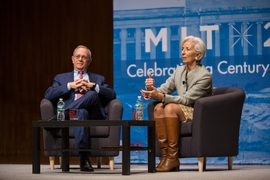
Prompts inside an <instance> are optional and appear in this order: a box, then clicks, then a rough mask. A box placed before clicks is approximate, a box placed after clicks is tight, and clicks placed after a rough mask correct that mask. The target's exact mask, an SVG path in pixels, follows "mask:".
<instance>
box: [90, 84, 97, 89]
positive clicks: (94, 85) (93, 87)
mask: <svg viewBox="0 0 270 180" xmlns="http://www.w3.org/2000/svg"><path fill="white" fill-rule="evenodd" d="M92 84H93V86H92V87H91V90H95V88H96V85H97V84H96V83H94V82H92Z"/></svg>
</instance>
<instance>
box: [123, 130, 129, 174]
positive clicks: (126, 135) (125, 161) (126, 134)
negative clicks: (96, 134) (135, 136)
mask: <svg viewBox="0 0 270 180" xmlns="http://www.w3.org/2000/svg"><path fill="white" fill-rule="evenodd" d="M122 140H123V141H122V143H123V144H122V147H123V151H122V175H130V126H122Z"/></svg>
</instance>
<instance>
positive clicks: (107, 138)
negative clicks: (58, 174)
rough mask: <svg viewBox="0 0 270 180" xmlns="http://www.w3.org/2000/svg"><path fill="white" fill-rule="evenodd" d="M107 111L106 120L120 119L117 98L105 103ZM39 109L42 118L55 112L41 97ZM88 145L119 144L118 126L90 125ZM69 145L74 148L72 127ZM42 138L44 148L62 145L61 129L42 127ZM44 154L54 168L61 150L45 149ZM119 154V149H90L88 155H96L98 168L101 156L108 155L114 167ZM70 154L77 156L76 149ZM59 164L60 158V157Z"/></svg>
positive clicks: (112, 167)
mask: <svg viewBox="0 0 270 180" xmlns="http://www.w3.org/2000/svg"><path fill="white" fill-rule="evenodd" d="M105 108H106V110H107V111H108V120H122V114H123V106H122V103H121V102H120V101H119V100H118V99H114V100H112V101H110V102H109V103H108V104H107V105H106V107H105ZM40 111H41V118H42V120H48V119H49V118H51V117H52V116H53V115H54V114H55V113H56V107H54V106H53V104H52V103H51V102H50V101H49V100H47V99H42V101H41V103H40ZM89 136H90V143H89V144H90V147H89V148H91V149H101V147H106V146H119V145H120V127H116V126H113V127H105V126H100V127H90V134H89ZM69 137H70V138H69V146H70V148H72V149H77V148H76V143H75V139H74V135H73V129H72V128H70V129H69ZM43 139H44V148H45V149H59V148H61V145H62V138H61V130H59V129H50V130H48V129H46V130H45V129H43ZM44 152H45V155H46V156H48V157H49V161H50V167H51V169H54V162H55V157H61V151H54V150H47V151H44ZM118 155H119V151H91V152H90V157H97V160H98V167H99V168H100V161H101V157H109V160H110V162H109V164H110V169H111V170H112V169H114V157H115V156H118ZM70 156H79V153H78V151H77V150H74V151H70ZM60 165H61V158H60Z"/></svg>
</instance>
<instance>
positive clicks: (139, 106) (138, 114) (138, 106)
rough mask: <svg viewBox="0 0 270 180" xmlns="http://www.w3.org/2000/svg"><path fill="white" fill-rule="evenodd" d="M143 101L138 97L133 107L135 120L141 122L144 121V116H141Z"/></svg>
mask: <svg viewBox="0 0 270 180" xmlns="http://www.w3.org/2000/svg"><path fill="white" fill-rule="evenodd" d="M143 107H144V104H143V100H142V97H141V96H138V98H137V100H136V105H135V110H136V116H135V119H136V120H139V121H142V120H143V119H144V115H143Z"/></svg>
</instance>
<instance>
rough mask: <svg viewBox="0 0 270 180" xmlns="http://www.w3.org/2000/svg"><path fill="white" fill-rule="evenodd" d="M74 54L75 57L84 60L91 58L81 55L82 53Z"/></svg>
mask: <svg viewBox="0 0 270 180" xmlns="http://www.w3.org/2000/svg"><path fill="white" fill-rule="evenodd" d="M73 56H74V57H75V59H80V58H82V60H84V61H86V60H88V59H89V57H88V56H81V55H73Z"/></svg>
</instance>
